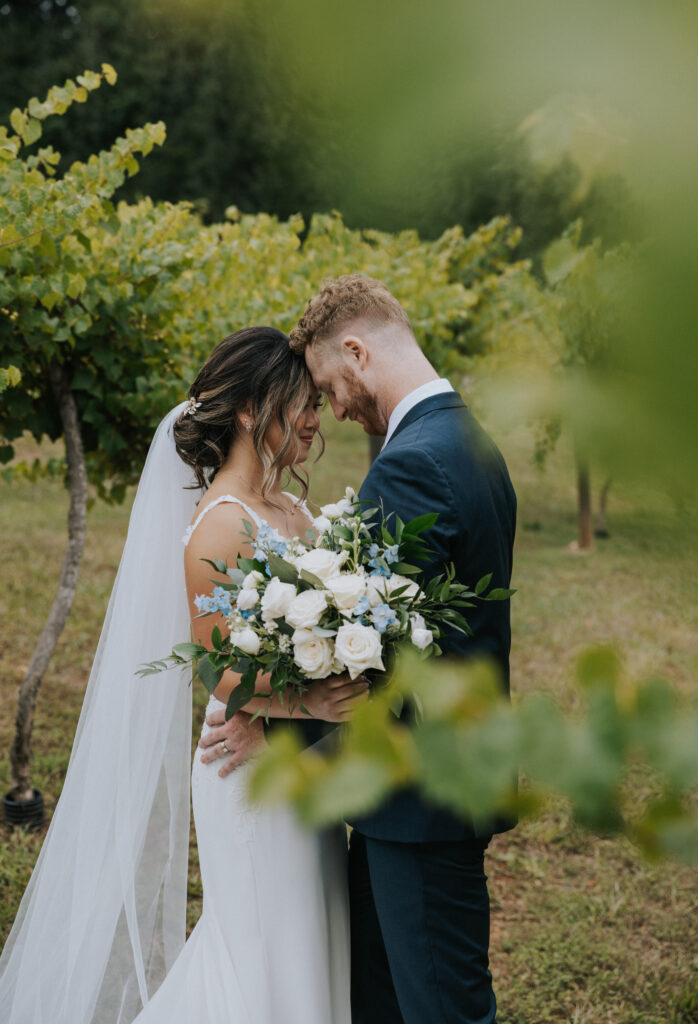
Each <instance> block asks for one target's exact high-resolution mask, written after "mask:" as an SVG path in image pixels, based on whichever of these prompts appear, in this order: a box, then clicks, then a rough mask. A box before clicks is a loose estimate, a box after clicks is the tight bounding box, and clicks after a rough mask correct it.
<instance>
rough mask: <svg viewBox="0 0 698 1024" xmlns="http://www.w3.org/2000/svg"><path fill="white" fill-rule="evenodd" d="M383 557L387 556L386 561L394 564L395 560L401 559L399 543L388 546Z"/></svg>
mask: <svg viewBox="0 0 698 1024" xmlns="http://www.w3.org/2000/svg"><path fill="white" fill-rule="evenodd" d="M383 557H384V558H385V560H386V562H388V564H389V565H390V564H392V563H393V562H397V561H399V559H400V553H399V545H398V544H393V545H392V547H389V548H386V549H385V554H384V556H383Z"/></svg>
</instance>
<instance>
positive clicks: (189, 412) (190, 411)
mask: <svg viewBox="0 0 698 1024" xmlns="http://www.w3.org/2000/svg"><path fill="white" fill-rule="evenodd" d="M200 407H201V402H197V400H196V399H195V398H194V397H192V398H190V399H189V405H188V406H187V408H186V409H185V410H184V415H185V416H193V415H194V413H195V412H196V410H197V409H199V408H200Z"/></svg>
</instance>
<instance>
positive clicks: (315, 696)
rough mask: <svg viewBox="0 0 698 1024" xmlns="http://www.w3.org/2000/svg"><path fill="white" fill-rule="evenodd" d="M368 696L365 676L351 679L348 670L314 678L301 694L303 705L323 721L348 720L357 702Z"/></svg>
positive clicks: (314, 716)
mask: <svg viewBox="0 0 698 1024" xmlns="http://www.w3.org/2000/svg"><path fill="white" fill-rule="evenodd" d="M367 697H368V680H367V679H366V678H365V676H357V677H356V679H352V678H351V677H350V676H349V673H348V672H343V673H342V675H338V676H329V677H328V678H327V679H316V680H315V681H314V682H312V683H311V684H310V686H309V687H308V690H307V692H306V693H304V694H303V706H304V707H306V708H307V709H308V711H309V712H310V714H311V715H312V716H313V718H319V719H321V721H323V722H348V721H349V719H350V718H351V716H352V713H353V711H354V709H355V708H356V706H357V704H359V703H361V701H364V700H366V699H367Z"/></svg>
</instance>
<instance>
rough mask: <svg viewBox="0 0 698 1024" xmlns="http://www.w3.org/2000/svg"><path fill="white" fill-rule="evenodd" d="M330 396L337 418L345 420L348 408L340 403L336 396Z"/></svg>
mask: <svg viewBox="0 0 698 1024" xmlns="http://www.w3.org/2000/svg"><path fill="white" fill-rule="evenodd" d="M329 397H330V405H331V406H332V412H333V413H334V414H335V417H336V419H338V420H345V419H346V418H347V410H346V408H345V406H343V405H340V404H339V402H338V401H337V399H336V398H334V397H333V396H332V395H330V396H329Z"/></svg>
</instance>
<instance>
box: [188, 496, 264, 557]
mask: <svg viewBox="0 0 698 1024" xmlns="http://www.w3.org/2000/svg"><path fill="white" fill-rule="evenodd" d="M223 502H232V504H234V505H240V506H241V508H243V509H244V510H245V512H247V514H248V516H249V517H250V518H251V519H252V520H253V521H254V524H255V526H256V527H257V529H258V530H259V528H260V527H261V525H262V523H263V520H262V519H261V518H260V516H258V515H257V513H256V512H255V511H254V509H251V508H250V506H249V505H246V504H245V502H244V501H240V499H239V498H236V497H235V496H234V495H232V494H222V495H221V496H220V498H216V500H215V501H211V502H209V504H208V505H207V506H206V507H205V508H203V509H202V510H201V512H199V514H198V516H197V517H196V519H195V520H194V522H193V523H192V524H191V526H188V527H187V532H186V533H185V534H184V536H183V537H182V543H183V544H184V546H185V547H186V546H187V544H188V543H189V541H190V540H191V535H192V533H193V532H194V530H195V529H196V528H197V526H198V525H199V523H200V522H201V520H202V519H203V518H204V516H205V515H206V513H207V512H210V510H211V509H212V508H215V507H216V505H221V504H222V503H223Z"/></svg>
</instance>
